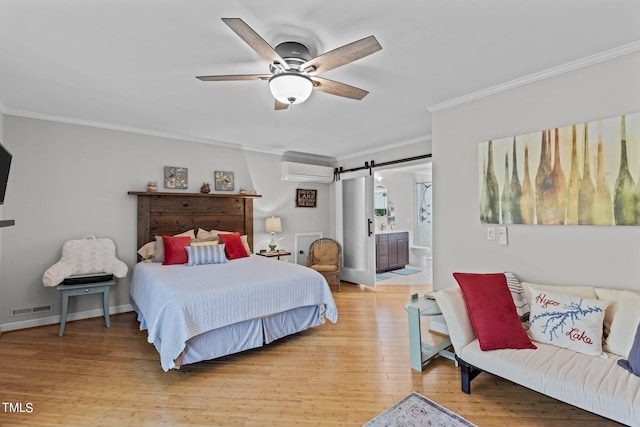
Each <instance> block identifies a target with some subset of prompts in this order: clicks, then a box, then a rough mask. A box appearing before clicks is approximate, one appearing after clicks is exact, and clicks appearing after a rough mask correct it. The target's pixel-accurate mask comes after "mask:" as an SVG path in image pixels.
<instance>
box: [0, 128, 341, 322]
mask: <svg viewBox="0 0 640 427" xmlns="http://www.w3.org/2000/svg"><path fill="white" fill-rule="evenodd" d="M3 143H4V144H5V145H6V146H7V148H8V149H9V150H10V151H11V152H12V154H13V163H12V167H11V176H10V178H9V186H8V189H7V197H6V203H5V205H4V209H3V212H2V215H3V217H6V218H12V219H15V220H16V225H15V226H14V227H7V228H5V229H4V231H2V234H0V239H1V240H0V247H1V248H2V257H1V258H0V284H1V286H0V289H1V290H2V298H1V299H0V327H2V328H3V329H4V330H9V329H14V328H16V327H22V326H31V325H33V324H38V322H40V323H47V322H49V323H52V322H54V321H55V315H59V314H60V295H59V293H58V292H57V291H56V290H55V288H45V287H44V286H43V285H42V281H41V277H42V274H43V272H44V271H45V270H46V269H47V268H48V267H49V266H51V265H52V264H53V263H55V262H56V261H58V260H59V258H60V252H61V247H62V244H63V243H64V242H65V241H67V240H69V239H75V238H82V237H84V236H85V235H88V234H94V235H96V236H97V237H109V238H111V239H113V240H114V242H115V243H116V247H117V251H118V256H119V258H120V259H122V260H123V261H125V262H126V263H127V264H128V265H129V267H130V273H131V268H132V267H133V266H134V264H135V262H136V250H137V248H136V197H135V196H129V195H127V192H128V191H130V190H134V191H144V190H145V189H146V183H147V181H151V180H153V181H157V182H158V187H159V188H158V189H159V190H163V188H162V185H163V167H164V166H183V167H187V168H189V189H188V190H187V191H188V192H198V191H199V188H200V186H201V185H202V182H211V184H213V172H214V171H215V170H225V171H234V173H235V177H236V189H237V188H239V186H241V185H243V186H245V187H247V188H248V189H249V190H252V189H256V190H257V191H258V193H259V194H261V195H262V198H260V199H257V200H255V202H254V218H255V220H254V244H255V249H260V248H266V245H267V243H268V241H269V240H270V236H269V235H268V234H266V233H264V218H265V217H267V216H271V215H275V216H280V217H281V218H282V225H283V231H284V232H283V233H282V234H281V235H280V236H279V237H284V239H285V240H283V241H282V242H281V245H282V246H284V247H285V248H287V249H293V245H294V242H293V236H294V233H296V232H304V231H321V232H323V233H324V234H325V235H330V214H329V212H330V200H329V199H330V198H329V187H330V186H329V185H328V184H302V183H300V184H298V183H293V182H282V181H280V156H277V155H271V154H264V153H257V152H250V151H242V150H236V149H230V148H222V147H218V146H213V145H208V144H200V143H194V142H188V141H178V140H172V139H167V138H160V137H156V136H147V135H140V134H133V133H127V132H119V131H113V130H105V129H98V128H92V127H86V126H78V125H72V124H64V123H56V122H49V121H44V120H35V119H28V118H21V117H15V116H8V115H7V116H5V117H4V138H3ZM212 187H213V185H212ZM296 187H301V188H315V189H317V190H318V207H317V208H295V202H294V200H295V199H294V197H295V188H296ZM130 277H131V274H129V277H127V278H126V279H124V280H120V281H119V282H118V285H117V287H116V289H115V290H114V291H112V296H111V306H112V307H116V308H126V307H127V305H128V304H129V284H130ZM48 304H54V305H55V307H54V311H53V313H46V314H42V315H41V317H40V320H38V319H39V317H38V316H34V315H30V316H26V317H24V316H21V317H10V310H11V309H13V308H27V307H34V306H41V305H48ZM100 307H101V304H100V301H99V298H98V297H96V298H92V297H86V298H72V301H71V306H70V310H69V311H70V313H73V312H85V311H90V310H96V309H98V308H100ZM47 316H48V317H47ZM52 316H53V317H54V318H49V317H52ZM44 317H46V319H44V320H42V318H44Z"/></svg>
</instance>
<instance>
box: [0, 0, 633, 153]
mask: <svg viewBox="0 0 640 427" xmlns="http://www.w3.org/2000/svg"><path fill="white" fill-rule="evenodd" d="M222 17H239V18H242V19H243V20H244V21H245V22H246V23H247V24H249V25H250V26H251V27H252V28H253V29H254V30H255V31H256V32H258V33H259V34H260V35H261V36H262V37H263V38H264V39H265V40H266V41H267V42H269V43H270V44H271V45H272V46H275V45H276V44H278V43H279V42H282V41H286V40H295V41H301V42H304V43H306V44H308V45H309V48H310V50H311V51H312V54H320V53H323V52H326V51H329V50H332V49H334V48H337V47H340V46H342V45H344V44H347V43H350V42H352V41H355V40H358V39H361V38H363V37H366V36H369V35H372V34H373V35H375V36H376V38H377V39H378V41H379V42H380V44H381V45H382V47H383V50H382V51H380V52H377V53H374V54H373V55H371V56H368V57H366V58H363V59H361V60H359V61H356V62H353V63H351V64H347V65H345V66H343V67H340V68H338V69H335V70H331V71H329V72H327V73H326V74H323V75H322V76H323V77H326V78H329V79H332V80H337V81H340V82H343V83H347V84H350V85H353V86H357V87H360V88H362V89H365V90H368V91H370V94H369V95H368V96H367V97H365V98H364V99H363V100H362V101H354V100H351V99H346V98H341V97H337V96H332V95H328V94H326V93H321V92H314V93H313V94H312V96H311V98H310V99H309V100H308V101H307V102H305V103H304V104H300V105H296V106H294V108H293V111H288V110H286V111H274V109H273V104H274V101H273V98H272V97H271V94H270V93H269V90H268V86H267V82H264V81H242V82H202V81H199V80H197V79H196V78H195V76H197V75H211V74H259V73H266V72H268V66H267V63H266V62H265V61H264V60H263V59H262V58H261V57H260V56H259V55H258V54H257V53H256V52H254V51H253V50H252V49H251V48H249V46H248V45H246V44H245V43H244V42H243V41H242V40H241V39H240V38H239V37H238V36H237V35H236V34H235V33H234V32H233V31H231V29H229V27H227V26H226V25H225V24H224V23H223V22H222V21H221V20H220V18H222ZM639 18H640V1H638V0H607V1H605V0H562V1H561V0H536V1H531V0H396V1H394V2H390V1H388V0H367V1H365V0H362V1H345V0H342V1H338V0H325V1H321V2H317V1H316V2H310V1H299V0H298V1H296V0H270V1H259V0H252V1H248V0H244V1H234V0H135V1H134V0H57V1H51V0H28V1H25V0H0V111H2V112H4V113H6V114H10V115H19V116H27V117H41V118H49V119H55V120H61V121H67V122H72V123H84V124H90V125H98V126H105V127H109V128H115V129H123V130H133V131H140V132H144V133H151V134H156V135H165V136H173V137H178V138H185V139H189V140H195V141H202V142H211V143H215V144H223V145H231V146H239V147H247V148H250V149H258V150H263V151H267V152H274V153H280V152H283V151H286V150H296V151H300V152H307V153H313V154H322V155H327V156H333V157H336V158H339V159H341V158H347V157H349V156H353V155H356V154H363V153H366V152H371V151H374V150H376V149H380V148H383V147H392V146H397V145H402V144H406V143H410V142H416V141H421V140H428V139H429V138H430V134H431V113H430V112H429V110H427V107H429V106H434V105H436V104H442V103H444V102H446V101H449V100H451V99H455V98H458V97H463V96H465V95H468V94H472V93H475V92H478V91H483V90H486V89H488V88H492V87H495V86H497V85H501V84H504V83H506V82H512V81H514V80H517V79H523V78H525V77H526V76H529V75H532V74H536V73H541V72H544V71H545V70H549V69H552V68H554V67H561V66H563V65H564V64H567V63H574V62H575V61H580V60H582V59H583V58H587V57H591V56H593V55H597V54H600V53H602V52H607V51H611V50H612V49H614V50H615V49H618V50H620V48H621V47H622V51H628V50H629V46H631V49H632V50H638V45H639V44H640V43H638V41H640V25H638V22H640V20H639ZM625 49H626V50H625ZM550 102H552V100H550Z"/></svg>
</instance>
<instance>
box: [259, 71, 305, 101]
mask: <svg viewBox="0 0 640 427" xmlns="http://www.w3.org/2000/svg"><path fill="white" fill-rule="evenodd" d="M269 89H270V90H271V94H272V95H273V96H274V97H275V98H276V99H277V100H278V101H280V102H282V103H284V104H300V103H302V102H304V101H306V100H307V99H308V98H309V96H310V95H311V92H312V90H313V82H312V81H311V79H310V78H309V77H308V76H306V75H304V74H300V73H291V72H284V73H280V74H276V75H274V76H273V77H271V78H270V79H269Z"/></svg>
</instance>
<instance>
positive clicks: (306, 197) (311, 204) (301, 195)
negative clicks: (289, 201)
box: [296, 188, 318, 208]
mask: <svg viewBox="0 0 640 427" xmlns="http://www.w3.org/2000/svg"><path fill="white" fill-rule="evenodd" d="M317 196H318V190H305V189H303V188H297V189H296V207H297V208H315V207H317Z"/></svg>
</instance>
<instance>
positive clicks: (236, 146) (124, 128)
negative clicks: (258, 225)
mask: <svg viewBox="0 0 640 427" xmlns="http://www.w3.org/2000/svg"><path fill="white" fill-rule="evenodd" d="M3 107H4V105H2V103H1V102H0V111H2V108H3ZM3 113H4V114H6V115H11V116H17V117H25V118H29V119H37V120H47V121H50V122H59V123H68V124H72V125H78V126H88V127H93V128H99V129H107V130H115V131H119V132H128V133H135V134H140V135H147V136H156V137H159V138H167V139H174V140H179V141H189V142H197V143H200V144H209V145H215V146H218V147H225V148H233V149H236V150H247V151H257V152H261V153H267V154H277V155H280V154H282V153H283V152H284V151H281V150H278V151H276V150H269V149H266V148H261V147H253V146H249V145H240V144H234V143H231V142H224V141H218V140H215V139H207V138H197V137H193V136H187V135H180V134H174V133H169V132H160V131H155V130H150V129H142V128H136V127H131V126H122V125H115V124H110V123H103V122H94V121H90V120H82V119H75V118H71V117H63V116H53V115H49V114H42V113H34V112H31V111H24V110H14V109H7V108H4V111H3Z"/></svg>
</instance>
